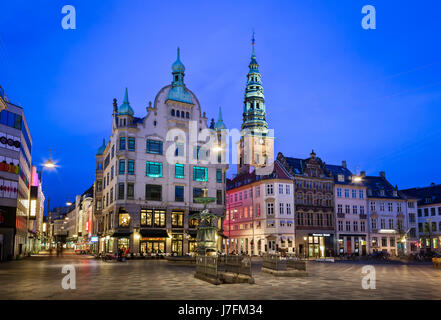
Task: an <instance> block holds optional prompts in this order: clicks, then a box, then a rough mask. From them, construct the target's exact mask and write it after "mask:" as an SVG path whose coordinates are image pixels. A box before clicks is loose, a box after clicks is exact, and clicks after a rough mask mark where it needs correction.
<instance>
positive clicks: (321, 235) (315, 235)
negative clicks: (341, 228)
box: [312, 233, 331, 237]
mask: <svg viewBox="0 0 441 320" xmlns="http://www.w3.org/2000/svg"><path fill="white" fill-rule="evenodd" d="M312 236H313V237H330V236H331V235H330V234H329V233H313V234H312Z"/></svg>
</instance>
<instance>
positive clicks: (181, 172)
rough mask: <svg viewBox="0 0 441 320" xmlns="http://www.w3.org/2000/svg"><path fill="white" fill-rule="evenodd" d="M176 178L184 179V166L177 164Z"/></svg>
mask: <svg viewBox="0 0 441 320" xmlns="http://www.w3.org/2000/svg"><path fill="white" fill-rule="evenodd" d="M175 178H178V179H184V165H183V164H179V163H177V164H176V165H175Z"/></svg>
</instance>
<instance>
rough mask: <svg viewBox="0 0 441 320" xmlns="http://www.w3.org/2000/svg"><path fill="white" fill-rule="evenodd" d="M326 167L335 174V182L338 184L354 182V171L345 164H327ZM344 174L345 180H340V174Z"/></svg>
mask: <svg viewBox="0 0 441 320" xmlns="http://www.w3.org/2000/svg"><path fill="white" fill-rule="evenodd" d="M325 167H326V169H328V170H329V172H331V173H332V175H333V176H334V183H336V184H352V183H353V182H352V172H351V171H350V170H349V169H348V168H346V167H343V166H338V165H333V164H326V165H325ZM339 175H342V176H343V177H344V181H339V179H338V176H339Z"/></svg>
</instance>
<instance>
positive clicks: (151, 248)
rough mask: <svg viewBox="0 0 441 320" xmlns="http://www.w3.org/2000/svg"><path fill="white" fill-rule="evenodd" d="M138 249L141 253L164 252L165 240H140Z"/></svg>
mask: <svg viewBox="0 0 441 320" xmlns="http://www.w3.org/2000/svg"><path fill="white" fill-rule="evenodd" d="M140 249H141V250H140V251H141V252H142V253H164V252H165V241H149V240H147V241H141V243H140Z"/></svg>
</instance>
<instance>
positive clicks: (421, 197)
mask: <svg viewBox="0 0 441 320" xmlns="http://www.w3.org/2000/svg"><path fill="white" fill-rule="evenodd" d="M401 192H402V193H404V194H405V195H406V196H409V197H414V198H417V199H418V205H429V204H434V203H441V184H434V185H431V186H428V187H422V188H411V189H405V190H401Z"/></svg>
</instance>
